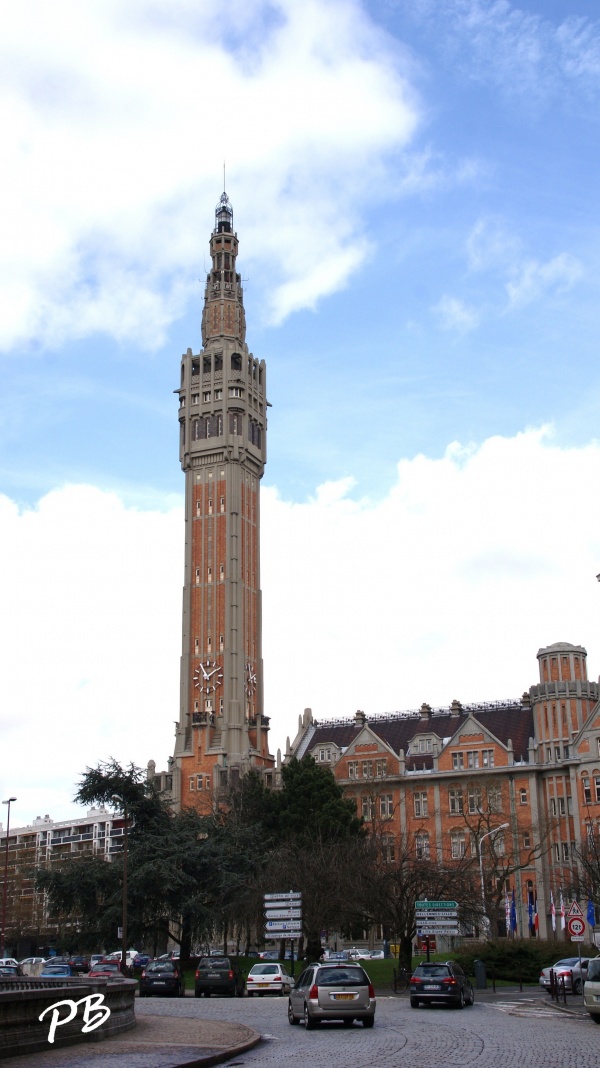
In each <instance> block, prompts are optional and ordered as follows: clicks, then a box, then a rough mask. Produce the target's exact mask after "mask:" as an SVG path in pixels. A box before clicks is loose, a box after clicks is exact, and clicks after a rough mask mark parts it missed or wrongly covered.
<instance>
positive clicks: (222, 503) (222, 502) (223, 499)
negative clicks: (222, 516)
mask: <svg viewBox="0 0 600 1068" xmlns="http://www.w3.org/2000/svg"><path fill="white" fill-rule="evenodd" d="M219 508H220V510H221V511H222V512H224V511H225V498H224V497H221V500H220V501H219Z"/></svg>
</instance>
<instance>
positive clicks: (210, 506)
mask: <svg viewBox="0 0 600 1068" xmlns="http://www.w3.org/2000/svg"><path fill="white" fill-rule="evenodd" d="M208 514H209V515H212V514H213V504H212V499H211V498H210V497H209V499H208Z"/></svg>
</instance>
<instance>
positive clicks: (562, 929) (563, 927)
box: [560, 890, 567, 931]
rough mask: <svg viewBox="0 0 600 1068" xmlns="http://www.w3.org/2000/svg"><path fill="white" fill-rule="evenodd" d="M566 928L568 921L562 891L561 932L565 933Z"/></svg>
mask: <svg viewBox="0 0 600 1068" xmlns="http://www.w3.org/2000/svg"><path fill="white" fill-rule="evenodd" d="M566 926H567V921H566V919H565V903H564V901H563V896H562V890H561V892H560V929H561V931H564V929H565V927H566Z"/></svg>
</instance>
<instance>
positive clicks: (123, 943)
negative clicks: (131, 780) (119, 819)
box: [112, 794, 127, 975]
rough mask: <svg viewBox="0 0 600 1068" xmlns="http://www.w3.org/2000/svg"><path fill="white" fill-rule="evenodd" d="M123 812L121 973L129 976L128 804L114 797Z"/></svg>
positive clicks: (118, 797)
mask: <svg viewBox="0 0 600 1068" xmlns="http://www.w3.org/2000/svg"><path fill="white" fill-rule="evenodd" d="M112 800H113V801H118V802H119V804H120V805H121V807H122V810H123V919H122V921H121V972H122V974H123V975H127V803H126V802H125V801H124V800H123V798H122V797H120V796H119V794H113V795H112Z"/></svg>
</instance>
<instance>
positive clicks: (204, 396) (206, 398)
mask: <svg viewBox="0 0 600 1068" xmlns="http://www.w3.org/2000/svg"><path fill="white" fill-rule="evenodd" d="M202 400H203V401H204V403H205V404H208V402H209V400H210V389H207V390H205V392H204V393H203V394H202Z"/></svg>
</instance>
